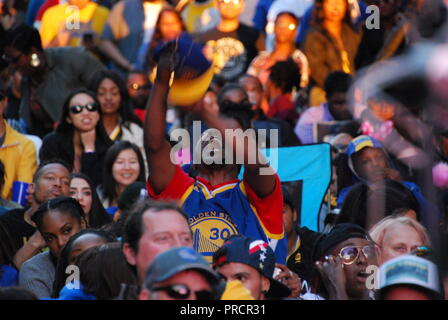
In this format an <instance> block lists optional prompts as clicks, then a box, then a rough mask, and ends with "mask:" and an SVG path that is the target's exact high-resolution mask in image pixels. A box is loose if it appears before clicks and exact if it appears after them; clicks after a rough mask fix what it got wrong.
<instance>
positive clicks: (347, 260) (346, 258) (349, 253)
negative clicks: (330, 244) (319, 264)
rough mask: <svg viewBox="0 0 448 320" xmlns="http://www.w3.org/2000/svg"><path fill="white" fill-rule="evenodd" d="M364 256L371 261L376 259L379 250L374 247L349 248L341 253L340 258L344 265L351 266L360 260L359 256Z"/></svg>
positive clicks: (345, 248)
mask: <svg viewBox="0 0 448 320" xmlns="http://www.w3.org/2000/svg"><path fill="white" fill-rule="evenodd" d="M361 251H362V253H363V254H364V256H365V257H366V258H367V259H369V258H370V257H375V256H376V254H377V248H376V247H375V246H372V245H368V246H364V247H361V246H349V247H344V248H342V249H341V251H339V257H340V258H341V259H342V263H343V264H345V265H350V264H352V263H353V262H355V261H356V260H358V258H359V254H360V253H361Z"/></svg>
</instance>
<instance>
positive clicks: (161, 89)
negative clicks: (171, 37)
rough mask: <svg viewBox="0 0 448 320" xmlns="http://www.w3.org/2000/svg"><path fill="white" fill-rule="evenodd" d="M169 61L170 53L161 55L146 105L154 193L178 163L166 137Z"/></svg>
mask: <svg viewBox="0 0 448 320" xmlns="http://www.w3.org/2000/svg"><path fill="white" fill-rule="evenodd" d="M170 62H171V60H170V54H169V53H166V54H163V55H161V57H160V59H159V64H158V67H157V77H156V81H155V84H154V87H153V89H152V91H151V96H150V98H149V101H148V104H147V106H146V116H145V124H144V146H145V152H146V159H147V161H148V169H149V182H150V183H151V186H152V188H153V190H154V192H155V193H160V192H162V191H163V190H164V189H165V188H166V187H167V186H168V184H169V183H170V182H171V180H172V179H173V177H174V174H175V172H176V165H175V164H174V163H172V162H171V159H170V152H171V145H170V143H169V142H168V141H167V140H166V138H165V137H166V135H165V125H166V109H167V98H168V91H169V82H170V75H171V70H170Z"/></svg>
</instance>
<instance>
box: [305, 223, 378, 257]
mask: <svg viewBox="0 0 448 320" xmlns="http://www.w3.org/2000/svg"><path fill="white" fill-rule="evenodd" d="M351 238H361V239H368V240H370V239H369V236H368V234H367V232H366V231H365V230H364V229H363V228H362V227H360V226H358V225H357V224H354V223H339V224H337V225H335V226H334V228H333V229H331V231H330V232H329V233H327V234H325V235H324V236H323V237H321V238H320V240H319V242H318V243H317V245H316V251H315V253H314V261H317V260H319V259H320V258H322V257H323V256H324V255H325V254H327V253H328V252H329V251H330V250H332V249H333V248H335V247H336V246H337V245H338V244H339V243H341V242H343V241H345V240H347V239H351Z"/></svg>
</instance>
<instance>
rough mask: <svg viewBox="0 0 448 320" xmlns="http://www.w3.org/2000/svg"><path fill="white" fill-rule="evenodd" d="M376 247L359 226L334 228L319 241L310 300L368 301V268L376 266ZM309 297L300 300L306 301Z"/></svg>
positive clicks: (369, 297)
mask: <svg viewBox="0 0 448 320" xmlns="http://www.w3.org/2000/svg"><path fill="white" fill-rule="evenodd" d="M377 253H378V247H377V246H376V245H375V243H374V242H373V240H372V239H371V238H370V236H369V234H368V233H367V232H366V231H365V230H364V229H363V228H361V227H360V226H358V225H356V224H351V223H341V224H337V225H336V226H335V227H334V228H333V229H332V230H331V231H330V232H329V233H328V234H326V235H325V236H323V237H322V238H321V240H319V241H318V243H317V245H316V249H315V255H314V258H315V260H316V270H315V271H316V273H315V281H314V285H313V290H314V292H315V293H317V294H318V296H317V297H316V298H313V299H318V300H320V299H322V298H323V299H326V300H368V299H371V296H372V292H371V291H370V290H369V289H368V288H367V287H368V286H367V283H368V281H369V276H370V273H369V271H368V270H367V268H368V267H369V266H377V265H378V258H377ZM309 296H310V295H308V296H304V297H303V298H304V299H306V300H308V299H309Z"/></svg>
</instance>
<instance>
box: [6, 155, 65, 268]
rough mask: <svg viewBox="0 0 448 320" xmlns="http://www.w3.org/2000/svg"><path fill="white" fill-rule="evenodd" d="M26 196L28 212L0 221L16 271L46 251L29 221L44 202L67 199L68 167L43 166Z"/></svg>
mask: <svg viewBox="0 0 448 320" xmlns="http://www.w3.org/2000/svg"><path fill="white" fill-rule="evenodd" d="M28 192H29V194H30V195H31V206H30V207H29V208H27V209H14V210H10V211H8V212H6V213H5V214H3V215H2V216H1V217H0V221H1V222H2V223H3V225H4V226H5V227H6V228H7V230H8V231H9V234H10V237H11V242H12V244H13V245H14V248H13V250H14V253H15V255H14V259H13V261H14V265H15V267H16V268H17V269H20V267H21V265H22V264H23V263H24V262H25V261H26V260H28V259H29V258H31V257H32V256H34V255H35V254H37V253H39V251H40V250H41V249H43V248H44V247H45V241H44V239H43V238H42V236H41V234H40V233H39V231H37V229H36V227H35V224H34V223H33V222H32V221H31V217H32V216H33V214H34V213H35V212H36V210H37V209H38V208H39V206H40V205H41V204H42V203H44V202H45V201H46V200H48V199H52V198H56V197H60V196H68V195H69V192H70V170H69V169H68V166H67V165H66V164H64V163H62V162H60V161H57V160H52V161H48V162H44V163H42V164H41V165H40V166H39V168H38V169H37V170H36V173H35V174H34V176H33V182H32V183H31V184H30V186H29V187H28Z"/></svg>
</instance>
